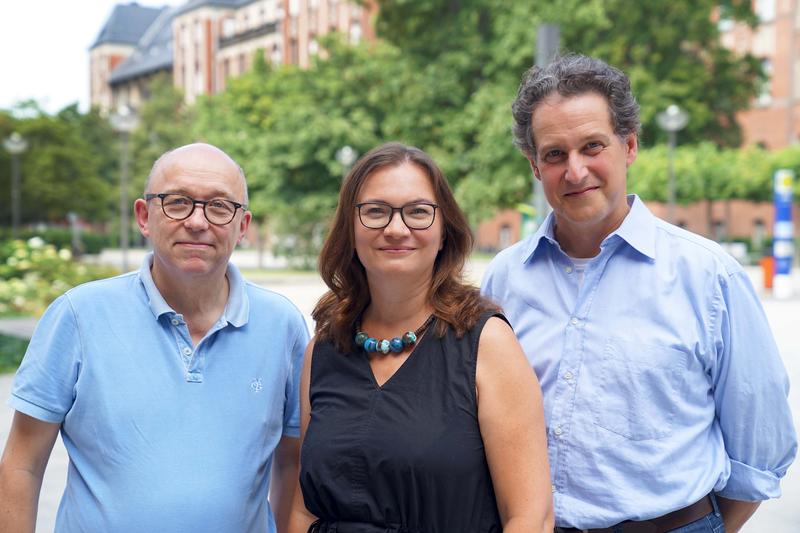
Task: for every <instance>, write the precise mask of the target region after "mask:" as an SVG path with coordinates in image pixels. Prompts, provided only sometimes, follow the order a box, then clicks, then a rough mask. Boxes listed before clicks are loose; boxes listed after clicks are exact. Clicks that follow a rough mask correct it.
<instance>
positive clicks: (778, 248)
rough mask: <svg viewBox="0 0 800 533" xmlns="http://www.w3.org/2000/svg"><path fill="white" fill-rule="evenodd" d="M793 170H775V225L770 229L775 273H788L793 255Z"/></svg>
mask: <svg viewBox="0 0 800 533" xmlns="http://www.w3.org/2000/svg"><path fill="white" fill-rule="evenodd" d="M793 185H794V172H792V171H791V170H789V169H785V168H782V169H780V170H777V171H776V172H775V185H774V190H775V227H774V229H773V231H772V237H773V241H772V255H773V256H774V257H775V275H776V276H778V275H788V274H789V273H790V271H791V268H792V258H793V257H794V228H793V226H792V187H793Z"/></svg>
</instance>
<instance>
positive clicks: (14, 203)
mask: <svg viewBox="0 0 800 533" xmlns="http://www.w3.org/2000/svg"><path fill="white" fill-rule="evenodd" d="M3 146H4V147H5V149H6V150H8V153H9V154H11V238H12V239H16V238H18V237H19V221H20V211H21V207H22V206H21V205H20V172H19V156H20V154H22V152H24V151H25V150H27V149H28V141H26V140H25V139H23V138H22V135H20V134H19V133H17V132H16V131H15V132H14V133H12V134H11V136H10V137H8V138H7V139H6V140H4V141H3Z"/></svg>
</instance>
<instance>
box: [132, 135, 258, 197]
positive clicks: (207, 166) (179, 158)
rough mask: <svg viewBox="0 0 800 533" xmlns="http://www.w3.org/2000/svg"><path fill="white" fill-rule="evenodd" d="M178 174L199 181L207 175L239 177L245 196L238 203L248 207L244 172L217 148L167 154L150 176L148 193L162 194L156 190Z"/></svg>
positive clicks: (206, 146)
mask: <svg viewBox="0 0 800 533" xmlns="http://www.w3.org/2000/svg"><path fill="white" fill-rule="evenodd" d="M175 172H184V173H190V174H191V175H192V176H196V177H197V179H198V180H202V179H203V177H204V176H212V175H225V174H231V175H234V176H236V175H238V176H239V180H240V185H241V191H240V192H241V196H240V197H237V198H234V200H236V201H240V202H242V203H244V204H245V205H247V204H248V203H249V199H248V195H247V180H246V178H245V175H244V170H242V167H241V166H239V164H238V163H236V161H234V160H233V158H232V157H231V156H229V155H228V154H226V153H225V152H223V151H222V150H220V149H219V148H217V147H216V146H214V145H211V144H206V143H193V144H187V145H185V146H181V147H179V148H175V149H174V150H170V151H168V152H165V153H164V154H163V155H162V156H161V157H159V158H158V159H156V162H155V163H153V168H152V169H150V174H149V175H148V176H147V183H145V186H144V193H145V194H147V193H153V192H156V193H157V192H161V191H155V190H153V189H154V188H158V187H160V186H161V184H163V183H164V182H165V181H166V178H167V177H168V176H171V175H172V174H173V173H175Z"/></svg>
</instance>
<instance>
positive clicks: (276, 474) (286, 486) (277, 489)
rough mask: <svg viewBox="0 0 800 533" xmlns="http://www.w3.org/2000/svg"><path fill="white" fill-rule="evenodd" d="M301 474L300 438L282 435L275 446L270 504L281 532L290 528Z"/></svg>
mask: <svg viewBox="0 0 800 533" xmlns="http://www.w3.org/2000/svg"><path fill="white" fill-rule="evenodd" d="M299 475H300V439H297V438H293V437H285V436H284V437H281V440H280V442H278V446H277V447H276V448H275V456H274V459H273V462H272V479H271V481H270V486H269V504H270V507H272V512H273V514H274V515H275V525H276V526H277V527H278V531H279V532H283V531H287V530H288V528H289V514H290V513H291V510H292V497H293V496H294V491H295V487H296V486H297V479H298V477H299Z"/></svg>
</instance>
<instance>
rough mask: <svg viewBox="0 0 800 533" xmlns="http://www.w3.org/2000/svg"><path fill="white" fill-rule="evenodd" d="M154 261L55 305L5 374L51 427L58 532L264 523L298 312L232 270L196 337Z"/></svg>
mask: <svg viewBox="0 0 800 533" xmlns="http://www.w3.org/2000/svg"><path fill="white" fill-rule="evenodd" d="M151 261H152V255H149V256H148V257H147V258H146V259H145V260H144V262H143V264H142V267H141V269H140V270H139V271H138V272H131V273H129V274H124V275H122V276H117V277H115V278H111V279H106V280H100V281H94V282H91V283H87V284H85V285H81V286H79V287H76V288H74V289H71V290H69V291H67V293H66V294H64V295H63V296H61V297H60V298H58V299H57V300H56V301H55V302H53V304H52V305H51V306H50V307H49V308H48V309H47V311H46V312H45V314H44V316H42V319H41V320H40V321H39V324H38V325H37V328H36V331H35V332H34V334H33V338H32V339H31V342H30V345H29V347H28V351H27V353H26V354H25V358H24V360H23V361H22V365H21V366H20V368H19V371H18V372H17V375H16V377H15V379H14V386H13V389H12V394H11V398H10V400H9V405H10V406H11V407H13V408H14V409H16V410H17V411H20V412H22V413H25V414H27V415H29V416H32V417H34V418H37V419H40V420H43V421H45V422H52V423H57V424H61V436H62V438H63V441H64V446H65V447H66V449H67V453H68V454H69V459H70V464H69V472H68V475H67V485H66V488H65V490H64V496H63V498H62V499H61V504H60V506H59V510H58V516H57V518H56V532H64V533H70V532H74V531H114V532H119V533H127V532H131V533H133V532H139V531H170V532H172V531H176V532H177V531H192V532H197V533H244V532H248V533H249V532H254V533H255V532H259V533H265V532H274V531H275V523H274V520H273V516H272V510H271V509H270V506H269V503H268V501H267V491H268V489H269V482H270V467H271V464H272V457H273V451H274V449H275V447H276V446H277V444H278V442H279V440H280V439H281V437H283V436H288V437H298V436H299V433H300V429H299V393H298V382H299V376H300V369H301V367H302V360H303V351H304V349H305V346H306V344H307V342H308V332H307V330H306V325H305V320H304V319H303V316H302V315H301V313H300V312H299V311H298V310H297V308H296V307H295V306H294V305H292V304H291V303H290V302H289V301H288V300H287V299H286V298H284V297H283V296H281V295H278V294H276V293H273V292H271V291H268V290H266V289H264V288H262V287H258V286H256V285H253V284H250V283H248V282H247V281H245V280H244V278H243V277H242V276H241V274H240V273H239V271H238V270H237V269H236V267H235V266H233V265H229V266H228V272H227V276H228V281H229V286H230V290H229V297H228V302H227V305H226V307H225V310H224V311H223V313H222V315H221V316H220V317H219V320H217V322H216V323H215V324H213V325H212V327H211V328H210V329H209V331H208V332H207V333H206V335H205V336H204V337H203V339H202V340H201V341H200V342H198V343H197V344H194V343H193V342H192V338H191V335H190V333H189V329H188V327H187V325H186V321H185V320H184V317H183V316H182V315H181V314H179V313H177V312H175V310H174V309H172V308H171V307H170V306H169V304H168V303H167V302H166V301H165V300H164V298H163V297H162V296H161V294H160V293H159V291H158V288H157V287H156V285H155V283H153V279H152V277H151V275H150V265H151Z"/></svg>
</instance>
